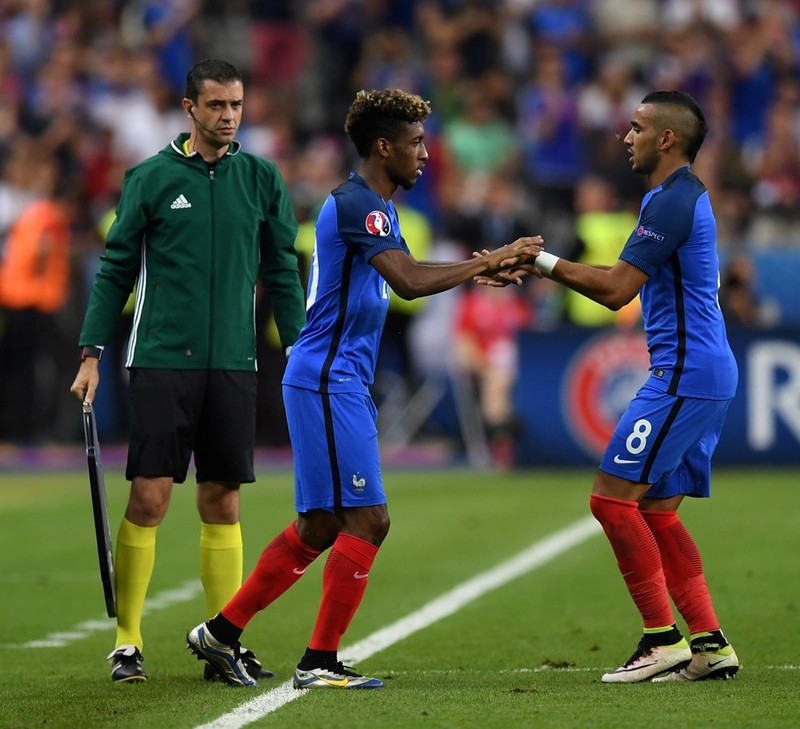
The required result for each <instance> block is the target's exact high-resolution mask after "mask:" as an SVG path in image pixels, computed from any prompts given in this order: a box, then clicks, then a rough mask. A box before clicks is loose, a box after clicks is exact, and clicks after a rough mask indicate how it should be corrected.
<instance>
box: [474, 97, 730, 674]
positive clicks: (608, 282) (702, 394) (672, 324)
mask: <svg viewBox="0 0 800 729" xmlns="http://www.w3.org/2000/svg"><path fill="white" fill-rule="evenodd" d="M706 131H707V128H706V121H705V118H704V116H703V113H702V111H701V110H700V108H699V107H698V106H697V104H696V102H695V101H694V99H692V98H691V97H690V96H689V95H688V94H685V93H681V92H678V91H656V92H653V93H651V94H648V95H647V96H646V97H645V98H644V99H643V100H642V102H641V104H640V105H639V107H638V108H637V109H636V111H635V113H634V114H633V119H632V121H631V129H630V131H629V132H628V133H627V135H626V136H625V139H624V143H625V145H626V146H627V148H628V151H629V153H630V161H631V165H632V168H633V171H634V172H636V173H639V174H642V175H645V177H646V178H647V181H648V183H649V192H648V193H647V194H646V195H645V197H644V200H643V201H642V206H641V211H640V214H639V221H638V224H637V226H636V229H635V230H634V231H633V233H632V234H631V235H630V237H629V238H628V241H627V243H626V244H625V246H624V248H623V249H622V252H621V253H620V256H619V260H617V261H616V263H615V264H614V265H613V266H611V267H603V266H589V265H583V264H579V263H574V262H570V261H567V260H564V259H560V258H558V257H557V256H554V255H552V254H550V253H546V252H543V253H541V254H540V255H539V256H538V257H537V258H536V260H535V261H534V264H533V266H534V268H535V270H536V271H538V272H539V274H540V275H545V276H548V277H549V278H551V279H553V280H554V281H558V282H559V283H561V284H564V285H565V286H568V287H569V288H571V289H573V290H574V291H577V292H578V293H580V294H583V295H584V296H588V297H589V298H590V299H593V300H594V301H597V302H599V303H601V304H604V305H605V306H607V307H608V308H609V309H612V310H614V311H616V310H619V309H620V308H621V307H622V306H624V305H625V304H627V303H628V302H630V301H631V300H632V299H633V298H634V297H635V296H636V294H640V298H641V304H642V316H643V320H644V329H645V333H646V336H647V345H648V349H649V351H650V377H649V379H648V380H647V382H646V383H645V384H644V385H643V386H642V388H641V389H640V390H639V392H638V393H637V394H636V396H635V398H634V399H633V400H632V401H631V403H630V404H629V406H628V408H627V410H626V411H625V413H624V414H623V415H622V418H621V419H620V422H619V424H618V425H617V428H616V430H615V431H614V434H613V436H612V437H611V441H610V442H609V444H608V447H607V449H606V451H605V454H604V455H603V458H602V460H601V462H600V468H599V470H598V471H597V474H596V476H595V479H594V488H593V492H592V496H591V510H592V513H593V514H594V516H595V517H596V518H597V520H598V521H599V522H600V524H601V525H602V526H603V529H604V531H605V533H606V536H607V537H608V540H609V542H610V543H611V547H612V549H613V551H614V554H615V556H616V558H617V563H618V565H619V569H620V572H621V573H622V577H623V579H624V580H625V584H626V586H627V588H628V591H629V592H630V595H631V598H632V599H633V601H634V603H635V604H636V607H637V608H638V609H639V612H640V613H641V616H642V621H643V623H644V635H643V637H642V639H641V641H640V642H639V646H638V647H637V649H636V651H635V652H634V653H633V655H632V656H631V657H630V659H629V660H627V661H626V662H625V663H624V664H623V665H622V666H620V667H619V668H617V669H616V670H614V671H611V672H610V673H606V674H604V675H603V679H602V680H603V681H604V682H606V683H635V682H638V681H646V680H648V679H655V680H658V681H697V680H703V679H710V678H728V677H732V676H733V675H734V674H735V673H736V671H737V670H738V668H739V661H738V659H737V657H736V653H735V652H734V650H733V648H732V647H731V645H730V644H729V643H728V641H727V640H726V638H725V636H724V635H723V633H722V631H721V630H720V624H719V620H718V619H717V616H716V613H715V611H714V606H713V604H712V601H711V596H710V594H709V590H708V587H707V585H706V580H705V577H704V575H703V567H702V562H701V559H700V554H699V552H698V549H697V546H696V545H695V542H694V540H693V539H692V537H691V536H690V535H689V533H688V531H687V530H686V528H685V527H684V525H683V524H682V522H681V520H680V518H679V517H678V513H677V509H678V506H679V505H680V503H681V502H682V501H683V499H684V497H686V496H695V497H708V496H709V493H710V475H711V456H712V454H713V453H714V449H715V447H716V445H717V442H718V440H719V436H720V432H721V429H722V424H723V421H724V419H725V413H726V411H727V409H728V405H729V404H730V401H731V399H732V398H733V396H734V394H735V392H736V384H737V378H738V373H737V367H736V362H735V360H734V357H733V354H732V352H731V350H730V347H729V346H728V341H727V335H726V331H725V324H724V322H723V319H722V314H721V312H720V308H719V303H718V301H717V289H718V285H719V262H718V258H717V251H716V222H715V220H714V214H713V212H712V209H711V203H710V202H709V196H708V191H707V190H706V188H705V186H704V185H703V183H702V182H700V180H699V179H698V178H697V177H695V176H694V175H693V174H692V172H691V168H690V165H691V163H692V162H693V161H694V159H695V156H696V154H697V151H698V150H699V149H700V146H701V144H702V143H703V140H704V138H705V135H706ZM482 283H488V284H490V285H502V282H497V281H491V280H490V279H486V278H484V279H482ZM670 597H672V600H673V601H674V603H675V605H676V607H677V608H678V610H679V612H680V613H681V615H682V616H683V618H684V620H685V621H686V623H687V626H688V629H689V633H690V636H691V645H690V644H689V643H687V641H686V639H685V638H684V637H683V636H682V634H681V632H680V631H679V630H678V628H677V626H676V624H675V620H674V616H673V612H672V607H671V605H670ZM656 677H659V678H656Z"/></svg>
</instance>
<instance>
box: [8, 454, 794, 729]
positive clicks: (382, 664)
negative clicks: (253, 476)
mask: <svg viewBox="0 0 800 729" xmlns="http://www.w3.org/2000/svg"><path fill="white" fill-rule="evenodd" d="M591 480H592V472H591V470H585V469H582V470H563V471H560V470H554V471H539V470H530V471H520V472H513V473H508V474H505V473H484V472H476V471H470V470H436V471H414V470H402V471H400V470H390V471H387V473H386V474H385V482H386V487H387V491H388V494H389V512H390V515H391V517H392V528H391V530H390V533H389V537H388V538H387V540H386V542H385V543H384V546H383V548H382V549H381V551H380V553H379V555H378V558H377V560H376V563H375V566H374V568H373V570H372V573H371V575H370V584H369V588H368V590H367V593H366V596H365V599H364V602H363V603H362V606H361V609H360V611H359V613H358V614H357V615H356V617H355V619H354V621H353V624H352V625H351V627H350V630H349V631H348V633H347V635H346V636H345V641H344V644H343V646H352V645H353V644H356V643H358V642H359V641H361V640H362V639H364V638H367V637H368V636H373V635H375V634H376V632H377V631H380V630H381V629H383V628H386V627H387V626H391V625H394V624H396V623H397V621H400V620H401V619H403V618H404V617H406V616H408V615H411V614H414V613H415V612H416V611H419V610H420V608H422V607H423V606H425V605H428V604H429V603H430V602H431V601H433V600H435V599H436V598H438V597H440V596H442V595H444V594H446V593H448V592H450V591H451V590H453V588H456V587H458V586H459V585H463V584H464V583H468V581H470V580H473V578H475V577H476V576H478V575H483V574H493V570H494V568H495V567H496V566H497V565H500V564H503V563H505V562H506V561H508V560H510V559H511V558H513V557H514V556H515V555H518V554H520V553H522V552H524V551H525V550H527V549H529V548H530V547H531V545H534V544H536V543H537V542H540V541H542V540H545V539H546V538H547V537H549V536H550V535H552V534H554V533H556V532H558V531H559V530H563V529H564V528H566V527H568V526H570V525H572V524H574V523H576V522H579V521H581V520H583V519H585V518H586V517H587V515H588V494H589V490H590V484H591ZM798 484H800V472H798V471H797V470H788V469H786V470H777V469H765V468H760V469H737V470H722V469H718V470H717V471H716V472H715V480H714V486H713V497H712V499H711V500H709V501H689V502H686V503H685V504H684V506H683V507H682V509H681V513H682V515H683V518H684V521H685V522H686V523H687V525H688V527H689V528H690V530H691V531H692V532H693V534H694V536H695V538H696V540H697V542H698V544H699V546H700V549H701V552H702V554H703V558H704V563H705V568H706V575H707V579H708V581H709V584H710V586H711V590H712V593H713V595H714V597H715V603H716V608H717V612H718V614H719V616H720V619H721V621H722V624H723V629H724V630H725V631H726V633H727V635H728V637H729V638H730V639H731V641H732V642H733V643H734V645H735V647H736V650H737V652H738V654H739V657H740V660H741V662H742V669H741V670H740V672H739V676H738V677H737V679H736V680H734V681H727V682H708V683H699V684H676V685H653V684H640V685H634V686H606V685H603V684H602V683H601V682H600V675H601V674H602V673H603V672H604V671H605V670H607V669H609V668H613V667H615V666H617V665H619V663H621V662H622V661H624V660H625V659H626V658H627V657H628V656H629V654H630V653H631V652H632V651H633V649H634V648H635V646H636V643H637V641H638V639H639V636H640V632H641V626H640V623H639V619H638V614H637V613H636V611H635V609H634V607H633V605H632V603H631V601H630V599H629V598H628V596H627V593H626V591H625V588H624V585H623V582H622V579H621V577H620V575H619V573H618V571H617V569H616V566H615V564H614V558H613V555H612V553H611V550H610V548H609V546H608V544H607V542H606V541H605V538H604V537H603V536H602V534H600V533H599V532H594V533H593V534H591V535H589V536H588V537H586V538H583V539H582V540H579V541H578V542H577V543H575V544H573V545H572V546H570V547H568V548H565V549H564V550H563V551H561V552H560V553H559V554H558V555H557V556H555V557H554V558H552V559H549V560H544V561H542V562H541V563H539V564H537V565H536V566H535V567H533V568H532V569H530V570H528V571H524V572H523V573H521V574H519V575H517V576H515V577H514V578H512V579H509V580H507V581H502V580H501V581H499V582H498V583H497V584H495V585H494V587H493V588H492V589H489V590H487V591H485V592H484V593H483V594H479V595H478V596H476V597H475V598H474V599H470V600H468V601H466V602H465V603H464V604H463V605H461V606H460V607H459V608H458V609H457V610H456V611H455V612H453V613H452V614H449V615H445V616H444V617H441V619H438V620H436V621H435V622H432V623H431V624H429V625H425V626H423V627H420V628H419V629H417V630H415V631H414V632H411V634H409V635H407V636H406V637H403V638H398V639H390V640H389V641H388V643H387V644H386V645H385V647H383V648H381V649H379V650H374V651H371V652H368V656H367V657H366V658H363V660H361V661H360V662H359V663H358V667H359V669H360V670H361V671H363V672H364V673H368V674H370V675H375V676H380V677H381V678H384V680H385V683H386V688H385V689H384V690H382V691H365V692H358V691H355V692H340V691H310V692H304V693H301V694H298V695H297V697H296V698H295V699H294V700H291V701H288V702H283V703H281V704H280V705H278V706H277V708H274V710H269V709H268V708H267V709H264V708H263V707H264V706H268V705H269V701H270V697H271V696H273V693H271V691H272V690H273V689H274V688H275V687H276V686H280V685H281V684H283V683H284V682H285V681H286V680H287V679H289V678H290V676H291V673H292V670H293V668H294V665H295V664H296V662H297V660H298V659H299V657H300V655H301V654H302V652H303V649H304V648H305V645H306V642H307V640H308V637H309V636H310V633H311V629H312V624H313V619H314V615H315V613H316V609H317V605H318V602H319V595H320V576H321V569H322V560H318V562H317V563H315V564H314V565H312V566H311V567H310V568H309V569H308V571H307V573H306V576H305V577H304V578H303V579H302V580H301V581H300V582H299V583H298V584H297V585H296V586H295V587H294V588H293V589H292V590H291V591H289V592H288V593H287V594H286V595H284V596H283V597H282V598H281V599H280V600H278V601H277V602H276V603H275V604H273V605H272V606H270V607H269V608H268V609H267V610H266V611H264V612H262V613H260V614H259V615H257V616H256V617H255V618H254V620H253V621H252V622H251V624H250V626H248V629H247V630H246V632H245V634H244V637H243V642H244V643H245V645H247V646H248V647H249V648H252V649H254V650H255V651H256V653H257V654H258V655H259V657H260V658H261V659H262V660H263V662H264V664H265V665H266V666H268V667H269V668H271V669H272V670H274V671H275V672H276V673H277V674H278V679H277V680H276V681H273V682H269V681H262V682H261V685H260V686H259V688H258V689H256V690H254V691H249V690H247V689H233V688H230V687H227V686H222V685H218V684H207V683H205V682H203V680H202V678H201V677H202V666H201V664H200V663H198V662H197V661H196V660H194V658H193V657H192V656H191V655H190V654H189V652H188V651H187V650H186V647H185V641H184V635H185V632H186V630H187V629H188V628H190V627H192V626H193V625H195V624H196V623H198V622H200V620H202V619H204V618H205V617H206V615H205V604H204V599H203V596H202V593H201V591H200V589H199V583H198V578H197V573H198V561H199V558H198V531H199V525H198V519H197V515H196V511H195V508H194V488H193V487H192V486H178V487H176V488H175V491H174V493H173V499H172V505H171V507H170V511H169V513H168V515H167V518H166V520H165V521H164V524H163V525H162V526H161V528H160V529H159V533H158V553H157V558H156V566H155V572H154V576H153V581H152V584H151V587H150V592H149V602H148V608H147V613H146V615H145V618H144V639H145V646H144V655H145V667H146V669H147V671H148V673H149V676H150V680H149V681H148V683H147V684H143V685H121V686H120V685H114V684H112V682H111V680H110V678H109V665H108V663H107V662H105V660H104V658H105V656H106V655H107V654H108V653H109V651H110V650H111V649H112V648H113V641H114V622H113V621H112V620H109V619H108V618H107V617H105V609H104V603H103V596H102V589H101V584H100V578H99V572H98V567H97V556H96V552H95V547H94V530H93V527H92V521H91V506H90V500H89V487H88V481H87V478H86V475H85V473H83V472H74V473H64V474H62V473H51V472H36V473H2V474H0V585H2V586H3V587H4V589H3V590H2V592H3V597H2V599H0V626H2V634H0V701H1V703H0V706H2V710H0V727H14V728H17V727H32V726H47V727H81V728H92V727H114V728H115V729H127V728H128V727H131V728H133V727H141V728H142V729H144V728H145V727H147V728H148V729H150V728H152V727H157V728H159V729H161V728H167V729H169V728H172V727H175V728H184V727H187V728H188V727H197V726H201V725H204V724H210V723H213V726H217V727H219V728H220V729H223V728H225V729H228V728H229V727H234V726H244V725H246V724H245V723H243V722H242V720H241V712H239V713H236V712H237V707H239V706H240V705H242V704H243V703H244V702H246V701H249V700H251V699H257V698H259V697H263V700H262V701H261V702H260V706H261V708H260V709H259V710H258V711H257V712H256V713H254V714H253V715H252V718H254V719H255V721H254V722H253V723H251V724H247V725H250V726H258V727H282V728H284V729H292V728H294V727H297V728H298V729H299V728H300V727H303V728H307V727H319V728H320V729H339V728H340V727H341V728H342V729H344V728H345V727H346V728H347V729H375V728H376V727H380V728H394V727H397V728H405V727H430V728H433V727H436V728H441V729H451V728H456V729H460V728H462V727H463V728H472V727H475V728H476V729H478V728H480V729H494V728H497V729H507V728H508V727H545V728H547V729H566V728H575V729H578V728H581V729H582V728H583V727H587V728H588V727H591V728H592V729H626V728H627V727H631V728H634V727H636V729H640V728H641V727H643V726H645V727H647V728H648V729H660V728H661V727H664V728H665V729H666V728H669V729H673V728H674V727H681V726H710V727H719V728H720V729H731V728H732V729H738V728H739V727H742V728H745V727H747V728H751V727H752V728H753V729H771V728H772V727H776V728H777V727H786V728H787V729H788V728H789V727H797V726H798V725H800V724H799V723H800V720H799V719H798V716H800V698H799V697H800V691H798V687H799V686H800V639H798V626H799V625H800V590H799V588H800V528H798V523H799V522H798V513H800V509H798V506H800V503H799V502H800V495H799V494H800V492H798ZM106 487H107V490H108V502H109V511H110V514H111V522H112V534H114V535H115V534H116V529H117V526H118V522H119V519H120V517H121V514H122V510H123V509H124V504H125V500H126V496H127V482H125V481H124V479H123V476H122V474H121V473H119V472H118V471H114V470H108V471H107V473H106ZM242 514H243V518H242V525H243V531H244V537H245V571H246V572H249V570H250V568H251V567H252V565H253V564H254V563H255V561H256V559H257V558H258V555H259V554H260V552H261V550H262V549H263V547H264V546H265V544H266V543H267V541H268V539H270V538H271V537H272V536H273V535H274V534H275V533H276V532H277V531H278V530H279V529H281V528H283V527H284V526H285V525H286V524H287V523H288V522H289V521H290V520H291V519H292V518H293V516H294V514H293V509H292V485H291V475H290V474H289V473H288V472H287V471H284V470H281V471H277V472H270V470H269V469H268V468H261V469H260V470H259V473H258V482H257V483H256V484H254V485H251V486H248V487H245V489H244V492H243V498H242ZM678 624H679V626H680V627H682V628H683V624H682V623H681V622H680V621H679V623H678ZM293 698H294V696H293Z"/></svg>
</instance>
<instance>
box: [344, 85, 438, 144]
mask: <svg viewBox="0 0 800 729" xmlns="http://www.w3.org/2000/svg"><path fill="white" fill-rule="evenodd" d="M430 113H431V106H430V104H429V103H428V102H427V101H425V100H424V99H423V98H422V97H420V96H417V95H416V94H409V93H408V92H407V91H402V90H400V89H383V90H382V91H364V90H362V91H359V92H358V93H357V94H356V98H355V100H354V101H353V103H352V104H351V105H350V110H349V111H348V112H347V119H346V120H345V122H344V131H345V132H346V134H347V136H348V137H350V140H351V141H352V142H353V144H354V145H355V147H356V151H357V152H358V156H359V157H361V158H362V159H366V158H367V157H369V155H370V152H371V150H372V143H373V142H374V141H375V140H376V139H379V138H381V137H385V138H386V139H392V140H393V139H396V138H397V135H398V134H399V133H400V132H401V131H402V130H403V129H404V128H405V127H406V125H408V124H416V123H418V122H423V121H425V119H426V118H427V117H428V115H429V114H430Z"/></svg>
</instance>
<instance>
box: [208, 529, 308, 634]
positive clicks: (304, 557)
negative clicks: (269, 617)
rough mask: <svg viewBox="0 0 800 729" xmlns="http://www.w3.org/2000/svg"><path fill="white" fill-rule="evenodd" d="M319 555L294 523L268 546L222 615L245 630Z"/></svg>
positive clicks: (223, 609)
mask: <svg viewBox="0 0 800 729" xmlns="http://www.w3.org/2000/svg"><path fill="white" fill-rule="evenodd" d="M319 555H320V552H318V551H317V550H316V549H311V547H309V546H307V545H306V544H305V543H304V542H303V541H302V540H301V539H300V535H299V534H298V533H297V526H296V525H295V523H294V522H292V523H291V524H289V526H287V527H286V529H284V530H283V531H282V532H281V533H280V534H278V536H277V537H275V539H273V540H272V541H271V542H270V543H269V544H268V545H267V548H266V549H265V550H264V551H263V552H262V553H261V556H260V557H259V558H258V562H257V563H256V566H255V568H254V569H253V571H252V572H251V573H250V576H249V577H248V578H247V579H246V580H245V581H244V584H243V585H242V586H241V587H240V588H239V590H238V592H237V593H236V594H235V595H234V596H233V597H232V598H231V600H230V602H228V604H227V605H226V606H225V607H224V608H222V614H223V615H224V616H225V618H227V619H228V620H230V621H231V622H232V623H233V624H234V625H235V626H237V627H238V628H242V629H244V627H245V626H246V625H247V623H249V622H250V619H251V618H252V617H253V616H254V615H255V614H256V613H257V612H258V611H259V610H263V609H264V608H265V607H266V606H267V605H269V604H270V603H271V602H272V601H273V600H275V599H276V598H278V597H280V596H281V595H283V593H284V592H286V590H288V589H289V588H290V587H291V586H292V585H293V584H294V583H295V582H297V580H299V579H300V577H302V575H303V573H304V572H305V571H306V567H307V566H308V565H310V564H311V563H312V562H313V561H314V560H315V559H316V558H317V557H319Z"/></svg>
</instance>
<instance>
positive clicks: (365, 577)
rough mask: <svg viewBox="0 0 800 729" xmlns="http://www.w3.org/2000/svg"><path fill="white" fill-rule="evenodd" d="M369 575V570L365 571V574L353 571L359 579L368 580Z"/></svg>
mask: <svg viewBox="0 0 800 729" xmlns="http://www.w3.org/2000/svg"><path fill="white" fill-rule="evenodd" d="M368 576H369V572H365V573H364V574H363V575H362V574H361V573H360V572H353V577H354V578H355V579H357V580H366V579H367V577H368Z"/></svg>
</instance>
